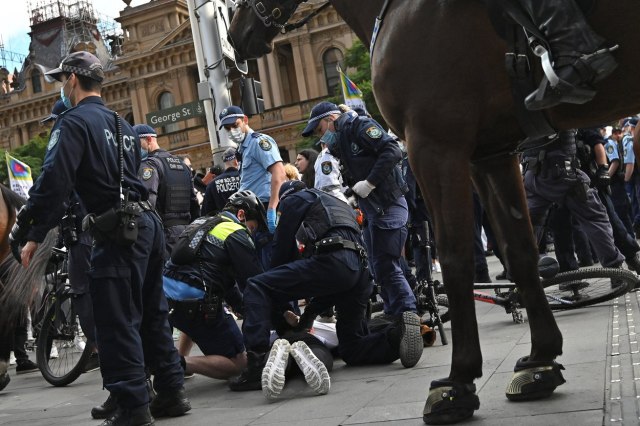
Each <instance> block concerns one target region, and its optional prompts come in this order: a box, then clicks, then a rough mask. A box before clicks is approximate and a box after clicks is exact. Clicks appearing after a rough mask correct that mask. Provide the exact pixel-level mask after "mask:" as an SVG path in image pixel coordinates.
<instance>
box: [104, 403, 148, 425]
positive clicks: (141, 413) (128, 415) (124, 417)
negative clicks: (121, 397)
mask: <svg viewBox="0 0 640 426" xmlns="http://www.w3.org/2000/svg"><path fill="white" fill-rule="evenodd" d="M153 424H154V420H153V417H151V412H150V411H149V406H148V405H143V406H142V407H138V408H131V409H126V408H118V409H117V410H116V412H115V414H113V416H111V417H109V418H108V419H107V420H105V421H104V422H102V423H100V426H149V425H153Z"/></svg>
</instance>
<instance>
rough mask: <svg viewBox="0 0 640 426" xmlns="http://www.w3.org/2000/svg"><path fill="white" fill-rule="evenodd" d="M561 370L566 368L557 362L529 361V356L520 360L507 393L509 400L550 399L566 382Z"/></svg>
mask: <svg viewBox="0 0 640 426" xmlns="http://www.w3.org/2000/svg"><path fill="white" fill-rule="evenodd" d="M561 370H564V367H563V366H562V364H558V363H557V362H555V361H538V362H536V361H529V357H528V356H525V357H522V358H520V359H519V360H518V362H517V363H516V366H515V368H514V369H513V371H514V373H513V377H512V378H511V382H509V385H508V386H507V390H506V392H505V393H506V396H507V399H508V400H509V401H530V400H534V399H541V398H546V397H548V396H549V395H551V394H552V393H553V391H554V390H555V389H556V388H557V387H558V386H560V385H562V384H563V383H565V382H566V380H565V379H564V377H563V376H562V372H561Z"/></svg>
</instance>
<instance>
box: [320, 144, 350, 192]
mask: <svg viewBox="0 0 640 426" xmlns="http://www.w3.org/2000/svg"><path fill="white" fill-rule="evenodd" d="M316 145H320V148H321V151H320V154H318V158H317V159H316V162H315V164H314V165H313V167H314V169H315V172H316V178H315V183H314V185H313V187H314V188H318V189H319V190H321V191H324V192H328V193H329V194H331V195H333V196H334V197H336V198H339V199H341V200H342V201H344V202H345V203H346V202H348V201H347V197H345V196H344V191H345V189H346V188H344V187H343V186H342V176H341V175H340V162H339V161H338V159H337V158H336V157H334V156H333V155H331V153H330V152H329V148H328V147H327V144H326V143H323V142H322V141H321V140H319V141H318V142H316Z"/></svg>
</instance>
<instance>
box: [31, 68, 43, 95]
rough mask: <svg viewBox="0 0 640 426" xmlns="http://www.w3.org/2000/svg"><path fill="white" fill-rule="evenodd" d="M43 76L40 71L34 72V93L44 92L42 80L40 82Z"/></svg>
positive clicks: (32, 82)
mask: <svg viewBox="0 0 640 426" xmlns="http://www.w3.org/2000/svg"><path fill="white" fill-rule="evenodd" d="M41 75H42V74H41V73H40V71H38V70H33V72H32V73H31V86H32V87H33V93H40V92H42V80H40V76H41Z"/></svg>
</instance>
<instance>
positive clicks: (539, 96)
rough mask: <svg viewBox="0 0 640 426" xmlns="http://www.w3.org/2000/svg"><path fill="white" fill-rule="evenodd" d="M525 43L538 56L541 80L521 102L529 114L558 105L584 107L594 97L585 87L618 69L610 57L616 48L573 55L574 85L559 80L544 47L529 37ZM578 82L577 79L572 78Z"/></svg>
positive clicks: (616, 46) (591, 90)
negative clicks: (566, 104)
mask: <svg viewBox="0 0 640 426" xmlns="http://www.w3.org/2000/svg"><path fill="white" fill-rule="evenodd" d="M529 43H530V45H531V48H532V49H533V52H534V53H535V55H536V56H538V57H540V60H541V65H542V70H543V71H544V77H543V78H542V81H541V82H540V85H539V86H538V88H537V89H536V90H535V91H534V92H532V93H531V94H529V96H527V98H526V99H525V106H526V108H527V109H528V110H530V111H537V110H541V109H546V108H551V107H554V106H556V105H558V104H561V103H569V104H584V103H586V102H589V101H590V100H591V99H593V97H594V96H595V95H596V91H595V90H593V89H591V88H588V87H585V86H586V85H588V84H591V83H597V82H598V81H600V80H602V79H604V78H605V77H607V76H608V75H609V74H611V73H612V72H613V71H614V70H615V69H616V68H617V66H618V64H617V63H616V61H615V59H613V57H612V56H611V55H610V53H611V52H613V51H614V50H617V49H618V47H619V46H618V45H615V46H612V47H607V48H603V49H599V50H597V51H595V52H593V53H589V54H575V55H571V56H575V57H576V60H575V61H574V62H573V63H572V64H566V65H565V66H572V67H574V68H575V70H576V71H575V72H576V73H577V74H578V75H579V77H580V79H579V80H580V81H576V83H575V84H573V83H571V82H569V81H567V80H565V79H562V78H560V77H559V76H558V74H557V73H556V70H555V69H554V68H553V65H554V64H553V63H552V62H551V55H550V53H549V51H548V49H547V48H545V47H544V46H543V45H542V44H540V43H539V42H537V40H536V39H535V38H533V37H530V38H529ZM603 55H605V56H603ZM576 80H578V79H576Z"/></svg>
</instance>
